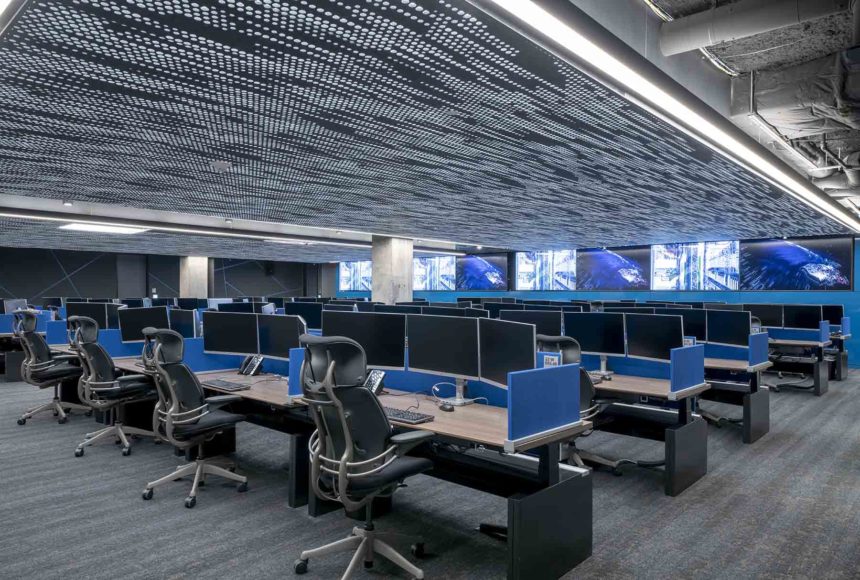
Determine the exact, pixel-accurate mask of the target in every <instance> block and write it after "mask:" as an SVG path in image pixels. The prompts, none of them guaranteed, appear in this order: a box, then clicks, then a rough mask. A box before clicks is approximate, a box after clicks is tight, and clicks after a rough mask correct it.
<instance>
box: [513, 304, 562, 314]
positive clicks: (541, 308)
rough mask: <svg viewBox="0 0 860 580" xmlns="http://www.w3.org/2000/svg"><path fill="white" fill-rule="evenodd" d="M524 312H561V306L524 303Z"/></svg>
mask: <svg viewBox="0 0 860 580" xmlns="http://www.w3.org/2000/svg"><path fill="white" fill-rule="evenodd" d="M522 306H523V310H531V311H533V312H561V306H553V305H550V304H526V303H523V304H522Z"/></svg>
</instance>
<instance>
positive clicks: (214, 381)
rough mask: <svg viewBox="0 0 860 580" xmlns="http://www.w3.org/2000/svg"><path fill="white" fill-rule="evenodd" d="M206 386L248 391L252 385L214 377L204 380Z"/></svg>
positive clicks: (223, 389) (224, 389)
mask: <svg viewBox="0 0 860 580" xmlns="http://www.w3.org/2000/svg"><path fill="white" fill-rule="evenodd" d="M203 386H204V387H211V388H214V389H221V390H222V391H246V390H248V389H250V388H251V385H243V384H242V383H232V382H230V381H222V380H221V379H212V380H211V381H204V382H203Z"/></svg>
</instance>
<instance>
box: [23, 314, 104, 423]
mask: <svg viewBox="0 0 860 580" xmlns="http://www.w3.org/2000/svg"><path fill="white" fill-rule="evenodd" d="M14 316H15V323H14V326H13V333H14V334H15V336H16V337H18V339H19V341H20V343H21V348H22V349H23V350H24V360H23V362H22V363H21V376H22V377H23V379H24V381H25V382H27V383H30V384H31V385H34V386H36V387H39V388H40V389H47V388H51V387H53V389H54V398H53V399H52V400H51V402H50V403H45V404H44V405H39V406H38V407H34V408H32V409H30V410H29V411H27V412H26V413H24V414H23V415H21V417H20V418H19V419H18V424H19V425H24V424H25V423H26V422H27V419H30V418H31V417H33V416H34V415H36V414H37V413H41V412H42V411H53V412H54V416H55V417H58V419H57V422H58V423H61V424H62V423H65V422H66V421H67V420H68V417H67V416H66V409H82V410H86V411H90V409H89V408H88V407H86V406H84V405H78V404H75V403H67V402H60V385H61V384H62V383H63V381H67V380H71V379H77V378H79V377H80V376H81V372H82V370H81V367H80V366H78V365H75V364H72V363H73V362H75V361H77V360H78V356H77V355H75V354H55V353H53V352H51V348H50V347H49V346H48V343H47V342H46V341H45V337H44V336H42V335H41V334H39V333H37V332H36V324H37V322H38V318H37V313H36V311H35V310H18V311H16V312H15V313H14Z"/></svg>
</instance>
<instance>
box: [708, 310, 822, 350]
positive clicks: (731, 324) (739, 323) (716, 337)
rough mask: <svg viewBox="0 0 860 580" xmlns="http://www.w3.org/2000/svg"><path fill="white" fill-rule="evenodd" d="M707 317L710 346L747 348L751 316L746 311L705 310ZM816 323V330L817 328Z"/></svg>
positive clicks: (750, 329)
mask: <svg viewBox="0 0 860 580" xmlns="http://www.w3.org/2000/svg"><path fill="white" fill-rule="evenodd" d="M705 312H706V313H707V316H708V339H707V341H708V342H709V343H711V344H726V345H729V346H749V341H750V338H749V337H750V333H751V331H752V316H751V315H750V313H749V312H747V311H746V310H742V311H736V310H705ZM817 327H818V326H817V323H816V328H817Z"/></svg>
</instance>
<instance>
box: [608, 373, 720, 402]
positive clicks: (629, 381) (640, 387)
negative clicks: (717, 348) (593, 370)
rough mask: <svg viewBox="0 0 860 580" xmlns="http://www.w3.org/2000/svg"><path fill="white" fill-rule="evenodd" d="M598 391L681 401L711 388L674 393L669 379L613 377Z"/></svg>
mask: <svg viewBox="0 0 860 580" xmlns="http://www.w3.org/2000/svg"><path fill="white" fill-rule="evenodd" d="M594 388H595V389H597V390H598V391H606V392H609V393H625V394H628V395H645V396H648V397H655V398H658V399H667V400H669V401H679V400H681V399H686V398H687V397H692V396H694V395H698V394H699V393H701V392H702V391H706V390H708V389H709V388H710V385H708V384H707V383H703V384H701V385H697V386H694V387H690V388H687V389H683V390H681V391H676V392H672V389H671V386H670V382H669V379H654V378H650V377H635V376H631V375H617V374H615V375H612V380H609V381H607V380H603V381H601V383H600V384H598V385H595V386H594Z"/></svg>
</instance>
